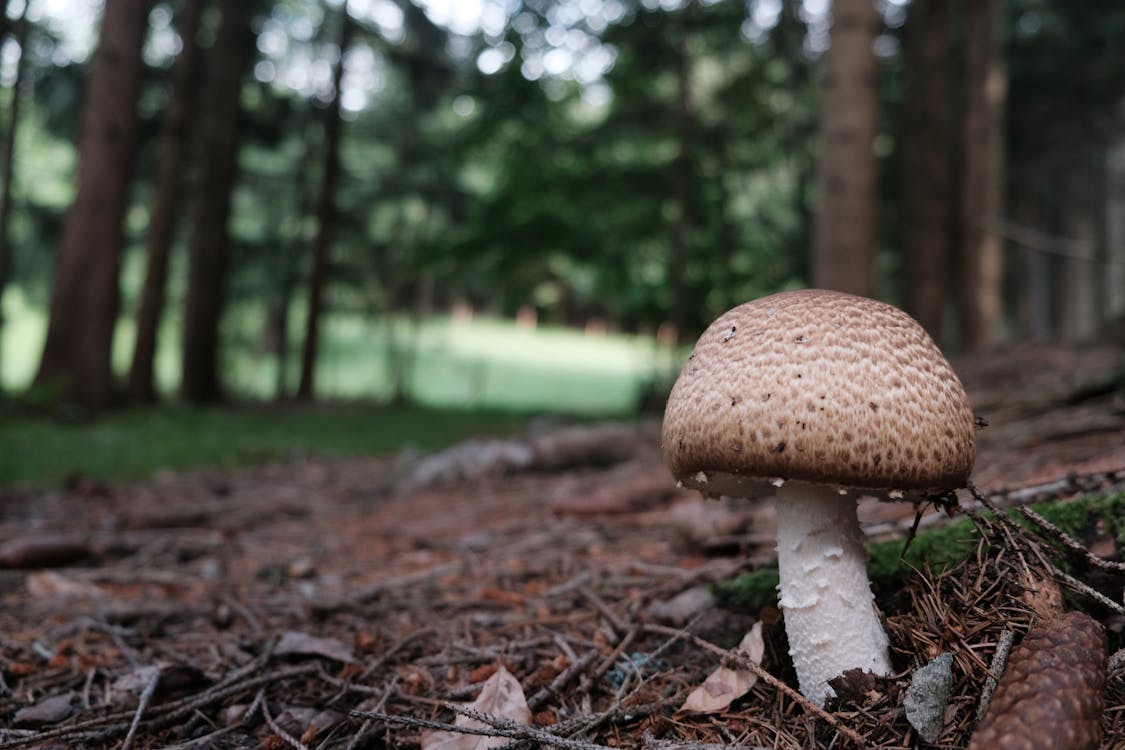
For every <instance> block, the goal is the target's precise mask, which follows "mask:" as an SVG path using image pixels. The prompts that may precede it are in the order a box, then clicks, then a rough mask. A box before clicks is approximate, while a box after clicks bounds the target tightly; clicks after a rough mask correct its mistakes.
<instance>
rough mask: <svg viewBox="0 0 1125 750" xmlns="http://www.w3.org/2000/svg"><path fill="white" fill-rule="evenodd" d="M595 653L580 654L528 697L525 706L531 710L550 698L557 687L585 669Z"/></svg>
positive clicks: (594, 656) (596, 653)
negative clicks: (549, 681)
mask: <svg viewBox="0 0 1125 750" xmlns="http://www.w3.org/2000/svg"><path fill="white" fill-rule="evenodd" d="M597 655H598V652H597V651H587V652H586V653H584V654H582V656H581V658H579V659H578V660H577V661H575V662H574V663H572V664H571V665H570V666H569V667H567V668H566V669H564V670H563V671H562V672H559V674H558V675H556V676H555V679H553V680H551V684H550V685H547V686H546V687H544V688H542V689H541V690H539V692H537V693H535V695H533V696H531V697H530V698H528V699H527V707H528V708H530V709H531V710H532V711H534V710H535V709H537V708H539V706H540V705H542V703H543V701H545V700H547V699H548V698H550V697H551V695H553V694H554V693H557V692H558V690H559V688H561V687H562V686H563V685H565V684H566V683H568V682H570V681H571V680H572V679H574V676H575V675H577V674H578V673H579V672H581V671H583V670H584V669H586V667H588V666H590V664H591V663H593V661H594V659H595V658H596V657H597Z"/></svg>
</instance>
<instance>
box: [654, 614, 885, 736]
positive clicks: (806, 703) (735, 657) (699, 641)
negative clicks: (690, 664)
mask: <svg viewBox="0 0 1125 750" xmlns="http://www.w3.org/2000/svg"><path fill="white" fill-rule="evenodd" d="M644 629H645V630H648V631H650V632H654V633H663V634H665V635H673V634H678V635H679V636H680V637H682V638H685V639H687V640H689V641H691V642H692V643H694V644H695V645H696V646H698V647H699V648H702V649H706V650H707V651H710V652H711V653H713V654H715V655H717V656H720V657H723V658H724V659H730V661H731V662H732V663H734V664H736V665H737V666H738V668H739V669H747V670H749V671H751V672H753V673H754V674H756V675H757V676H758V679H760V680H762V681H763V682H766V683H768V684H769V685H771V686H772V687H773V688H774V689H776V690H780V691H781V692H783V693H785V695H787V696H788V697H789V698H790V699H791V700H793V701H795V702H796V703H798V704H799V705H801V706H802V707H804V709H805V710H806V711H811V712H812V713H814V714H816V715H817V716H819V717H820V718H821V719H823V720H824V721H825V722H827V723H828V724H829V725H830V726H831V727H832V728H833V729H835V730H836V731H837V732H839V733H840V734H842V735H843V736H844V737H847V738H848V739H849V740H851V741H852V742H854V743H855V744H856V745H858V746H859V747H864V746H865V745H866V743H865V742H864V741H863V738H862V737H860V736H859V735H858V734H857V733H856V732H855V731H854V730H852V729H849V728H848V727H846V726H844V725H843V724H841V723H840V720H839V719H837V718H836V717H835V716H833V715H832V714H830V713H828V712H827V711H825V710H824V709H823V708H821V707H820V706H818V705H816V704H815V703H813V702H812V701H810V700H809V699H808V698H806V697H805V696H803V695H801V694H800V693H798V692H797V691H796V690H794V689H793V688H791V687H789V686H788V685H786V684H785V683H784V682H782V681H781V680H779V679H777V678H776V677H774V676H773V675H772V674H770V673H769V672H767V671H766V670H764V669H762V666H761V665H760V664H758V663H757V662H755V661H754V660H753V659H751V658H749V657H747V656H745V655H743V654H741V653H739V652H737V651H728V650H726V649H725V648H720V647H719V646H716V645H715V644H714V643H711V642H710V641H708V640H705V639H703V638H700V637H699V636H697V635H695V634H694V633H688V632H686V631H683V630H680V629H678V628H671V627H668V626H666V625H645V626H644Z"/></svg>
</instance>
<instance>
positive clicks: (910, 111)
mask: <svg viewBox="0 0 1125 750" xmlns="http://www.w3.org/2000/svg"><path fill="white" fill-rule="evenodd" d="M949 22H950V16H949V0H914V2H913V3H912V4H911V6H910V17H909V18H908V20H907V26H906V44H907V56H908V71H909V72H908V76H910V79H911V80H910V81H909V85H908V89H907V90H908V91H909V92H910V94H909V95H908V96H907V98H906V102H905V105H904V109H905V112H904V118H905V133H904V137H903V147H904V149H905V153H904V154H903V167H904V169H905V174H904V175H903V176H902V199H903V221H902V240H901V243H902V244H901V247H902V252H903V260H904V270H905V285H904V288H903V291H902V302H903V307H904V308H905V309H906V311H907V312H908V313H910V314H911V315H913V316H914V318H915V319H916V320H917V321H918V322H919V323H921V324H922V327H923V328H925V329H926V330H927V331H928V332H929V334H930V335H931V336H932V337H933V338H934V340H935V341H937V342H938V343H939V344H940V343H941V342H942V334H943V327H942V321H943V319H944V317H945V304H946V278H947V273H946V268H947V266H948V264H949V248H950V243H949V219H950V210H949V207H950V192H949V189H950V169H949V167H950V161H949V156H950V151H949V148H950V111H949Z"/></svg>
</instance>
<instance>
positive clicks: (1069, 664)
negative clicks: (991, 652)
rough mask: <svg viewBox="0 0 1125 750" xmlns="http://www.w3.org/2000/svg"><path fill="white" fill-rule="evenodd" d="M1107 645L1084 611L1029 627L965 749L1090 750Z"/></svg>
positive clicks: (1095, 741)
mask: <svg viewBox="0 0 1125 750" xmlns="http://www.w3.org/2000/svg"><path fill="white" fill-rule="evenodd" d="M1105 646H1106V641H1105V631H1103V630H1102V626H1101V625H1099V624H1098V623H1097V622H1096V621H1095V620H1093V619H1092V618H1091V617H1089V616H1087V615H1084V614H1082V613H1081V612H1070V613H1067V614H1065V615H1060V616H1058V617H1055V618H1053V619H1051V620H1050V621H1048V622H1046V623H1045V624H1039V625H1036V626H1034V627H1033V628H1032V629H1031V630H1030V631H1029V632H1028V634H1027V636H1026V637H1025V638H1024V639H1023V643H1021V644H1020V646H1019V648H1017V649H1016V650H1015V651H1014V652H1013V653H1012V657H1011V659H1010V660H1009V661H1008V667H1007V669H1005V670H1004V675H1003V677H1001V679H1000V684H999V685H997V687H996V692H995V693H993V695H992V700H991V701H990V702H989V704H988V710H987V711H986V712H985V715H984V718H983V719H982V720H981V723H980V726H978V727H977V730H976V731H975V732H974V733H973V739H972V740H971V741H970V742H969V750H1017V749H1018V750H1048V748H1051V749H1052V750H1057V749H1058V748H1065V750H1095V748H1097V747H1098V745H1099V744H1100V742H1101V737H1102V724H1101V716H1102V708H1103V705H1104V701H1105V680H1106V652H1105Z"/></svg>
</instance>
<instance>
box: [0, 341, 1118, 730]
mask: <svg viewBox="0 0 1125 750" xmlns="http://www.w3.org/2000/svg"><path fill="white" fill-rule="evenodd" d="M1120 364H1121V362H1120V354H1119V352H1114V351H1108V350H1089V351H1081V352H1076V351H1069V350H1062V349H1027V350H1021V351H1016V352H1009V353H1006V354H1005V355H998V356H996V357H994V358H991V359H989V360H977V361H973V362H963V363H960V365H959V368H958V369H959V370H960V372H961V373H962V375H963V377H964V379H965V382H966V385H967V387H968V388H969V390H970V392H971V394H972V397H973V400H974V404H975V407H976V411H977V413H978V415H980V416H982V417H984V418H985V419H986V420H987V421H988V423H989V424H988V426H987V427H985V428H983V429H982V431H981V433H980V450H979V456H978V461H977V471H976V473H975V475H974V482H975V484H976V485H977V487H979V488H980V490H981V494H980V496H979V497H980V498H984V499H987V497H989V496H992V497H993V498H994V499H995V500H996V501H997V502H1003V501H1005V500H1006V501H1008V502H1011V503H1023V502H1026V501H1029V500H1031V499H1049V500H1055V501H1058V502H1065V501H1066V500H1067V499H1068V498H1070V497H1073V496H1076V495H1079V494H1082V493H1083V492H1084V491H1087V490H1091V489H1093V490H1098V489H1101V490H1109V489H1115V488H1120V487H1121V486H1122V484H1123V483H1125V400H1123V396H1122V389H1121V381H1120V377H1121V372H1122V371H1121V369H1120ZM1114 378H1117V379H1116V380H1115V379H1114ZM615 429H616V430H617V432H615V433H614V434H615V435H616V436H617V437H615V438H614V440H619V439H620V436H621V434H622V433H621V432H620V430H621V429H627V431H628V432H627V434H628V435H630V438H629V439H630V440H631V441H632V447H631V448H630V450H628V451H625V452H622V451H621V450H620V445H619V444H618V445H617V446H616V447H617V450H616V451H615V452H614V453H615V456H616V460H615V461H614V462H613V463H612V465H609V466H598V465H594V464H593V463H591V462H590V461H587V460H583V459H582V458H581V456H579V457H577V458H573V460H570V461H561V462H559V464H560V465H561V467H562V468H560V466H554V467H546V466H539V467H533V468H534V469H535V470H527V471H517V472H512V471H509V472H507V473H503V472H500V471H499V469H498V470H497V471H495V472H492V473H486V474H484V475H482V476H473V477H471V478H469V477H462V478H460V479H458V478H457V477H453V480H452V482H450V477H449V476H448V475H445V476H443V477H442V478H441V479H440V480H434V481H432V482H428V483H418V482H407V481H405V479H406V478H407V477H410V476H411V473H410V472H411V471H412V470H413V469H415V468H416V464H412V463H410V462H408V461H407V460H406V459H398V458H394V457H382V458H374V457H373V458H362V459H349V460H337V461H322V460H313V461H308V462H303V463H297V464H287V465H276V466H267V467H262V468H259V469H253V470H245V471H238V472H214V471H203V472H196V473H191V474H184V475H172V474H169V475H166V476H160V477H158V478H156V479H155V480H153V481H151V482H145V483H137V484H120V485H118V484H113V485H106V484H102V483H99V482H97V481H94V480H89V479H84V478H77V479H76V480H75V481H74V482H72V483H71V486H69V487H68V488H66V489H64V490H59V491H52V492H36V493H23V492H8V493H7V494H6V495H4V496H2V498H0V502H2V503H3V505H2V507H3V510H4V513H3V518H2V521H0V543H3V545H2V546H0V565H4V566H7V567H6V568H5V569H0V597H2V600H0V601H2V605H3V607H2V610H0V668H2V671H0V748H8V747H59V748H62V747H91V748H94V747H99V748H100V747H115V748H116V747H122V746H123V745H127V746H129V747H134V748H142V747H143V748H149V747H178V748H188V747H200V748H202V747H216V748H225V747H232V748H233V747H270V748H280V747H309V748H315V747H325V748H353V747H417V746H419V745H420V744H423V743H424V744H425V745H426V746H427V747H437V746H439V745H440V746H441V747H443V748H450V747H471V746H476V745H471V744H457V743H458V742H466V743H469V742H484V740H483V739H481V738H480V737H479V736H476V737H474V736H473V735H467V734H465V735H457V734H454V735H448V736H441V737H444V740H442V739H440V737H439V736H438V735H427V734H425V732H426V731H428V729H427V722H430V723H432V725H433V726H431V727H430V728H431V729H432V728H434V727H437V728H439V729H440V728H441V727H443V726H445V727H447V728H448V726H449V725H452V724H453V723H454V720H455V717H456V714H455V712H454V711H453V710H452V709H451V708H450V704H455V703H462V704H463V703H468V702H469V701H472V700H473V699H474V697H476V695H477V693H478V691H479V690H480V689H481V686H482V684H484V683H486V681H488V679H489V678H490V677H492V676H493V675H494V674H495V673H496V672H497V670H498V668H499V667H500V666H501V665H503V667H504V668H506V669H507V670H508V671H509V672H511V673H512V675H514V676H515V678H516V679H517V680H518V681H519V683H520V687H521V688H522V691H523V694H524V696H525V697H526V700H527V704H528V708H529V709H530V713H531V720H530V724H528V725H527V726H524V725H523V724H522V723H515V724H512V723H510V722H509V723H504V722H496V721H494V722H493V723H494V727H493V728H492V729H491V730H490V731H492V732H494V733H496V734H501V735H504V736H505V737H507V738H509V739H505V740H497V739H495V738H493V739H492V740H490V741H491V742H492V743H493V744H491V745H488V746H501V745H502V744H503V743H504V742H522V743H524V745H523V746H535V745H536V744H538V745H539V746H544V747H570V748H596V747H605V746H612V747H654V748H704V747H718V746H726V747H739V746H744V747H760V746H761V747H764V746H768V747H778V748H805V747H849V746H859V745H863V746H869V747H883V748H897V747H903V748H905V747H911V748H913V747H928V746H929V745H925V744H924V743H923V741H922V740H921V739H919V738H918V736H917V733H916V731H915V730H914V729H913V728H912V727H911V724H910V723H909V721H908V720H907V719H906V717H905V713H904V709H903V693H904V691H905V687H906V686H907V685H908V684H909V683H910V678H911V675H912V673H913V672H914V671H915V670H916V668H917V667H919V666H921V665H922V664H925V663H926V662H927V661H928V660H929V659H931V658H933V657H934V656H937V654H938V653H939V652H941V651H949V652H951V653H953V654H954V657H955V661H954V672H953V673H954V678H955V679H954V687H953V697H952V698H951V702H950V704H949V707H948V709H947V713H946V718H945V723H944V729H943V730H942V733H941V736H940V739H939V740H938V742H937V743H936V744H935V745H933V746H936V747H942V748H959V747H964V746H965V744H966V742H967V739H968V736H969V734H970V733H971V731H972V728H973V726H974V725H975V722H976V711H977V705H978V703H979V702H980V694H981V691H982V690H983V689H984V685H985V681H986V678H987V672H988V662H989V660H990V659H991V658H992V653H993V651H995V647H996V644H997V642H998V641H999V640H1000V639H1001V638H1002V636H1003V632H1004V631H1005V630H1008V631H1011V632H1012V633H1013V634H1014V635H1015V636H1016V639H1015V640H1016V641H1017V642H1018V641H1019V638H1020V636H1021V635H1022V633H1023V632H1025V631H1026V629H1027V627H1028V626H1029V624H1030V623H1032V622H1033V621H1034V620H1035V618H1036V614H1035V612H1034V610H1033V609H1032V608H1030V607H1029V606H1027V605H1026V594H1027V592H1028V591H1029V589H1033V588H1035V586H1036V583H1035V582H1036V581H1043V580H1047V579H1052V578H1054V579H1057V578H1058V575H1057V572H1056V571H1055V570H1054V567H1053V566H1054V565H1055V564H1056V562H1057V561H1058V560H1062V559H1064V558H1066V559H1071V560H1073V559H1075V556H1078V557H1081V556H1082V554H1083V553H1082V552H1080V551H1076V550H1074V549H1072V550H1070V551H1069V552H1067V551H1066V549H1065V548H1066V544H1067V540H1062V539H1059V538H1057V537H1055V536H1053V535H1052V534H1051V533H1050V532H1046V531H1042V530H1036V531H1028V530H1027V528H1026V527H1009V526H1005V525H1003V524H1001V525H1000V526H994V525H993V523H992V522H989V521H987V520H985V519H983V518H979V517H978V520H979V523H980V524H981V529H982V532H983V533H984V538H985V540H986V542H987V544H982V545H981V547H980V549H979V550H978V553H977V554H976V555H975V556H974V557H973V558H972V559H970V560H967V561H966V562H965V563H964V564H963V565H961V566H959V567H957V568H955V569H953V570H951V571H948V572H946V573H944V574H942V575H941V576H937V575H932V574H928V573H926V572H925V571H923V572H920V573H919V574H918V576H917V578H916V580H914V581H913V582H912V583H910V584H909V585H908V586H907V587H906V588H904V589H903V590H902V591H901V592H897V593H896V592H890V594H889V595H888V594H887V593H886V592H884V594H883V595H882V596H881V598H880V603H881V604H882V606H883V609H884V613H885V614H886V616H887V620H888V630H889V632H890V634H891V637H892V641H893V644H894V647H895V654H894V657H895V663H896V666H897V667H899V668H900V670H901V672H900V674H898V675H896V676H895V677H893V678H891V679H886V680H876V681H872V682H869V683H862V684H861V685H859V687H856V686H855V685H853V686H851V687H852V688H855V689H848V688H846V687H841V689H840V690H839V692H840V693H841V695H842V696H843V697H842V700H841V703H840V704H839V705H836V706H831V707H830V709H831V710H829V711H827V712H818V711H816V710H815V709H814V708H813V707H811V706H809V705H807V704H806V703H805V702H803V701H802V700H801V699H800V698H799V697H798V696H796V694H795V693H794V691H793V690H792V686H793V685H795V682H794V680H793V676H792V674H791V667H790V666H789V665H788V661H787V656H786V655H785V649H784V643H783V634H782V632H781V628H780V626H779V625H778V616H777V613H776V611H774V610H772V609H771V608H768V607H767V608H766V609H765V610H764V611H762V612H745V611H739V610H738V609H737V608H735V607H733V606H730V605H724V604H722V603H721V602H720V603H711V604H700V603H699V601H700V600H696V602H695V603H694V604H693V603H692V602H691V601H688V597H680V598H677V597H678V595H680V594H682V593H683V592H686V591H692V590H694V592H693V593H694V595H697V596H703V597H704V598H705V596H706V588H705V586H706V584H710V583H714V582H719V581H724V580H728V579H730V578H731V577H733V576H734V575H736V574H737V573H739V572H742V571H745V570H749V569H750V568H751V567H752V566H753V565H755V564H757V563H761V562H766V561H769V560H770V559H771V558H772V554H773V553H772V541H771V539H772V531H771V526H770V524H771V523H772V521H771V517H770V515H771V514H770V511H769V509H768V505H758V506H755V507H748V508H747V507H740V506H732V507H727V506H724V505H722V504H715V503H712V504H704V503H702V502H701V501H700V500H699V499H698V498H697V497H695V496H694V495H693V494H692V493H689V492H685V491H682V490H677V489H676V488H675V487H674V484H673V482H672V480H671V479H670V477H669V476H668V475H667V473H666V471H665V470H664V469H663V467H662V464H661V461H660V455H659V446H658V442H659V434H658V433H659V431H658V428H657V425H656V424H655V423H643V424H639V425H634V426H631V427H628V428H615ZM583 455H584V454H583ZM406 487H409V488H410V489H409V490H407V489H404V488H406ZM962 500H964V501H967V507H968V508H969V509H970V510H971V509H972V508H973V507H974V506H975V505H976V504H977V501H976V500H973V499H972V498H971V497H969V496H968V495H964V496H963V497H962ZM861 508H862V518H863V521H864V523H865V526H866V527H867V529H868V530H869V531H870V532H872V533H873V534H877V535H879V536H883V537H886V536H900V537H905V536H906V534H907V533H908V530H909V527H910V526H911V524H912V523H913V521H914V509H913V508H912V507H910V506H908V505H907V506H902V505H892V504H885V503H874V502H864V503H862V506H861ZM944 517H945V516H944V513H941V512H938V511H929V514H928V515H927V517H926V521H925V523H926V525H927V526H928V525H933V524H940V523H942V522H943V521H942V519H943V518H944ZM931 518H932V519H934V520H932V521H931V520H929V519H931ZM1102 532H1104V530H1101V531H1099V530H1097V529H1094V530H1091V533H1090V535H1089V536H1088V537H1084V538H1082V539H1079V540H1073V541H1074V543H1075V544H1077V545H1078V546H1079V547H1081V548H1085V549H1087V550H1089V551H1090V552H1092V553H1095V554H1097V555H1099V556H1102V557H1104V558H1105V559H1108V560H1110V561H1113V560H1119V559H1120V551H1119V549H1118V547H1117V541H1116V539H1115V538H1114V536H1113V535H1112V534H1106V533H1102ZM1068 555H1069V558H1068ZM1069 570H1070V573H1071V575H1072V576H1073V578H1072V584H1073V585H1071V586H1070V589H1069V590H1070V592H1071V593H1070V596H1069V597H1068V606H1069V607H1071V608H1076V607H1080V608H1083V609H1085V610H1086V611H1088V612H1089V613H1090V614H1091V615H1093V616H1094V617H1095V619H1097V620H1099V621H1100V622H1101V623H1102V624H1103V625H1104V626H1105V627H1106V628H1107V630H1108V631H1109V649H1110V651H1111V652H1114V651H1116V650H1117V649H1119V648H1120V647H1121V636H1120V631H1121V628H1122V626H1123V625H1125V615H1123V614H1121V613H1117V612H1115V611H1113V610H1112V609H1111V608H1110V607H1109V606H1108V605H1105V604H1104V603H1101V604H1099V603H1098V602H1097V601H1096V600H1095V599H1094V598H1092V597H1093V596H1094V595H1093V594H1092V593H1091V592H1093V591H1100V592H1108V593H1109V596H1110V597H1111V600H1112V602H1113V603H1116V604H1117V605H1118V606H1120V603H1121V592H1122V586H1123V583H1125V574H1122V572H1121V571H1120V570H1117V569H1115V568H1113V567H1112V566H1099V565H1098V564H1096V563H1095V562H1092V559H1085V558H1083V559H1082V560H1079V562H1078V563H1076V564H1073V565H1071V567H1070V568H1069ZM1075 585H1077V586H1078V587H1079V588H1078V590H1077V593H1076V591H1075ZM1082 586H1086V587H1087V590H1086V591H1083V590H1082V589H1081V587H1082ZM701 587H703V588H701ZM935 592H942V594H943V596H945V598H942V597H938V596H937V595H936V593H935ZM1123 611H1125V610H1123ZM759 619H761V620H762V622H763V625H764V631H765V635H766V653H765V656H764V659H763V661H762V666H761V667H758V666H757V665H756V664H753V665H751V664H745V663H742V662H740V661H739V658H738V657H735V656H731V655H729V654H727V655H726V657H724V656H723V654H725V653H727V652H726V651H725V649H728V648H730V647H732V646H734V645H735V644H737V643H738V641H739V640H740V639H741V638H742V636H743V634H744V633H745V632H746V631H747V630H748V629H749V628H750V626H751V625H752V624H753V623H754V622H755V621H757V620H759ZM1118 657H1119V659H1118V661H1121V659H1120V654H1118ZM724 658H725V661H726V663H728V664H729V665H733V666H736V667H740V668H742V669H746V670H751V671H756V672H762V674H761V675H760V676H761V679H760V680H759V681H758V682H757V684H756V685H755V686H754V687H753V688H752V689H751V690H750V691H749V692H748V693H747V694H746V695H745V696H744V697H741V698H738V699H737V700H735V701H734V703H733V704H732V706H731V707H730V708H729V709H726V710H723V711H720V712H718V713H715V714H712V715H688V714H684V713H681V712H679V711H678V708H679V706H680V705H681V704H682V703H683V701H684V698H685V697H686V696H687V694H688V693H689V692H690V691H691V690H692V689H693V688H695V687H696V686H697V685H699V684H701V683H702V682H703V680H704V678H705V677H706V675H707V674H708V673H709V672H711V671H712V670H713V669H714V668H715V667H717V666H719V664H720V663H721V662H724ZM763 668H764V669H763ZM1106 696H1107V703H1106V708H1105V710H1104V712H1103V719H1102V724H1103V728H1104V730H1105V737H1104V739H1103V741H1102V744H1101V747H1103V748H1111V747H1115V748H1120V747H1125V692H1123V685H1122V683H1121V682H1120V681H1115V680H1114V679H1112V676H1111V680H1110V683H1109V686H1108V687H1107V690H1106ZM497 727H499V728H497ZM459 731H463V730H459ZM443 741H444V742H445V744H441V742H443ZM479 746H481V747H483V746H485V745H483V744H481V745H479Z"/></svg>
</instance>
